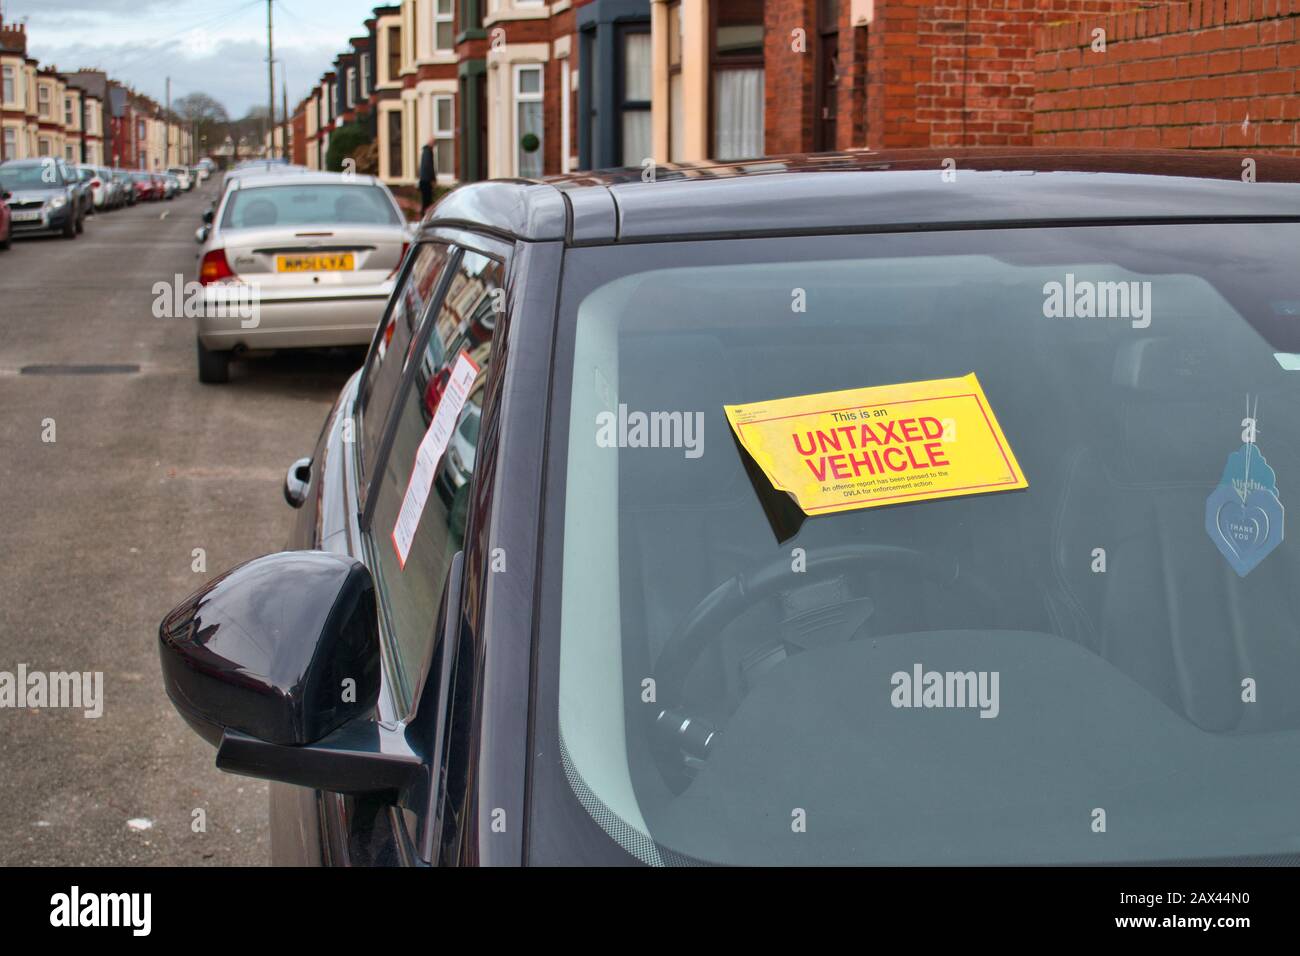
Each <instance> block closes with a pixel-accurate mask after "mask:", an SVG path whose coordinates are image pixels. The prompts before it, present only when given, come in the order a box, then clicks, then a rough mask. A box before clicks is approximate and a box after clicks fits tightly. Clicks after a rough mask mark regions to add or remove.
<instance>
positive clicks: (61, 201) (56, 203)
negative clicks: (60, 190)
mask: <svg viewBox="0 0 1300 956" xmlns="http://www.w3.org/2000/svg"><path fill="white" fill-rule="evenodd" d="M67 203H68V200H67V199H65V198H64V197H62V196H55V197H54V198H53V199H51V200H50V208H51V209H61V208H62V207H63V206H66V205H67Z"/></svg>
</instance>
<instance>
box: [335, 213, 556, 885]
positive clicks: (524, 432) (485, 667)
mask: <svg viewBox="0 0 1300 956" xmlns="http://www.w3.org/2000/svg"><path fill="white" fill-rule="evenodd" d="M429 240H434V241H444V242H448V243H449V244H451V245H453V246H455V247H456V257H455V258H453V259H449V260H448V265H447V267H445V269H446V273H445V275H444V276H443V277H442V278H441V279H440V281H439V287H438V289H437V291H436V293H435V295H434V296H433V297H432V298H431V302H430V306H429V308H428V310H427V311H426V312H425V314H424V315H423V317H422V318H421V325H420V327H419V328H418V329H417V338H416V339H414V340H413V341H416V342H417V345H416V348H419V347H420V346H419V343H420V342H427V336H428V334H429V328H430V326H431V324H432V321H433V319H432V317H433V316H434V315H436V312H437V309H438V308H439V307H441V304H442V300H443V297H444V296H445V294H446V291H447V286H448V283H449V281H450V276H451V275H452V274H453V269H454V267H455V266H456V265H458V263H459V254H460V252H461V251H462V250H469V251H474V252H478V253H481V254H483V255H487V256H490V257H492V258H494V259H499V260H501V261H502V263H503V269H504V277H505V278H504V283H505V290H506V294H505V310H504V312H503V314H502V317H501V319H500V323H501V324H500V328H498V329H497V330H496V331H495V333H494V346H493V360H492V363H491V368H490V369H489V373H488V380H487V384H486V388H485V400H484V410H483V422H482V424H481V426H480V435H481V438H480V442H481V444H480V448H479V461H480V462H482V464H481V465H480V466H477V467H476V468H475V474H474V478H473V479H472V482H471V501H472V502H473V507H472V510H471V514H470V516H469V520H468V523H467V527H466V536H465V550H464V551H463V552H461V554H462V555H463V558H462V565H461V567H462V568H463V574H462V575H460V576H459V577H458V576H457V575H449V579H452V578H458V579H459V580H461V581H463V582H464V585H463V588H461V589H459V593H456V594H448V595H447V596H446V597H447V600H449V601H450V603H451V606H452V611H451V613H449V614H448V618H447V619H448V620H449V621H454V622H455V623H454V624H453V625H452V627H451V628H450V632H449V633H444V635H443V636H442V638H440V639H438V638H436V639H435V640H434V641H433V642H431V644H432V645H433V646H431V648H430V652H431V653H430V658H432V651H433V649H434V646H437V645H438V644H439V642H440V641H444V642H446V643H445V645H444V646H447V647H454V648H455V649H456V654H455V661H454V662H453V665H452V666H453V669H454V674H455V678H456V679H455V683H454V685H453V689H452V690H451V692H450V693H449V694H448V695H447V698H446V699H444V700H440V701H434V702H433V704H431V705H430V706H431V707H432V708H435V709H436V713H437V714H438V715H439V719H437V720H434V721H430V722H429V724H428V725H427V726H425V727H423V728H414V729H415V730H416V732H417V733H419V734H420V735H421V736H420V739H419V741H418V744H419V746H420V748H421V752H422V753H425V754H427V755H429V759H430V762H431V764H433V778H434V780H435V781H436V783H437V784H438V785H437V786H436V787H435V792H433V793H431V795H430V802H429V806H428V807H427V808H425V810H424V811H423V812H422V813H414V814H412V813H410V812H409V811H404V810H402V809H400V808H397V807H391V808H389V815H390V820H391V823H392V839H393V840H394V843H395V846H394V847H393V848H392V849H393V855H394V856H395V858H396V859H397V860H398V861H399V862H400V863H404V864H415V865H419V864H422V863H429V862H432V863H439V864H452V865H455V864H463V863H476V864H513V865H518V864H519V863H521V862H523V859H524V847H525V845H526V844H525V838H524V832H523V830H524V826H525V822H526V819H527V815H526V802H525V796H526V779H527V757H528V754H527V739H528V731H529V727H530V720H529V713H530V701H531V696H532V695H531V686H532V646H533V636H534V635H533V623H532V622H533V613H532V611H533V605H534V590H535V583H536V568H535V563H536V555H537V553H538V548H539V542H540V522H541V508H540V496H541V486H542V474H543V460H544V448H545V417H546V405H547V397H548V396H549V393H550V360H551V345H552V339H553V331H554V319H555V306H556V302H557V297H558V285H559V275H560V267H561V264H562V260H563V243H561V242H550V243H536V242H522V241H520V242H515V243H508V242H503V241H502V240H501V238H499V237H496V236H489V235H484V234H482V233H478V232H474V231H470V230H466V229H463V228H448V227H437V226H433V227H426V228H424V229H423V230H421V232H420V234H419V236H418V237H417V241H429ZM525 313H526V314H528V316H529V318H528V320H527V321H519V318H518V317H519V316H520V315H521V314H525ZM414 374H415V366H414V365H412V367H411V368H410V369H407V370H405V371H404V373H403V376H402V379H401V382H400V383H399V388H398V391H397V393H396V394H395V396H394V398H393V401H392V404H391V406H390V414H389V415H388V416H386V419H385V422H384V430H385V435H384V437H383V439H382V440H381V446H380V452H379V454H377V455H376V460H375V462H374V464H373V465H372V466H371V467H370V468H368V469H367V479H368V483H369V487H368V489H367V491H366V494H365V502H366V508H367V510H369V509H373V502H374V500H375V499H374V488H375V485H374V483H375V482H377V481H378V480H379V479H380V476H382V474H383V471H384V467H385V465H386V462H387V457H386V456H387V455H388V454H390V453H391V449H392V432H393V429H394V428H395V418H394V416H393V415H392V414H391V410H392V409H397V408H400V406H401V402H402V399H403V397H404V396H405V395H406V394H407V392H406V389H408V388H410V387H412V384H411V382H412V379H413V376H414ZM353 412H354V410H353V409H348V415H349V417H350V416H351V415H352V414H353ZM488 436H491V437H488ZM485 441H489V442H492V443H493V444H490V445H483V444H482V442H485ZM358 446H359V443H358V442H354V443H353V448H352V453H351V455H350V456H349V457H350V459H351V460H350V461H349V462H348V465H347V468H346V470H347V471H348V472H349V473H350V475H351V476H352V477H353V478H354V479H355V476H357V475H358V474H359V468H358V466H359V464H360V463H359V462H358V461H357V460H356V455H357V453H358ZM485 452H486V454H485ZM356 491H357V489H355V488H354V489H353V494H352V495H350V499H351V504H352V505H353V506H354V508H355V507H356V506H357V504H358V501H359V498H358V495H357V494H356ZM351 517H352V519H353V521H355V524H353V521H350V522H349V524H353V527H354V528H355V529H356V532H355V536H354V535H349V537H350V538H354V541H353V542H351V546H352V547H355V548H357V549H358V550H357V551H356V552H355V554H356V556H357V557H359V558H361V560H363V561H364V562H365V563H366V564H367V566H368V567H374V564H373V561H374V557H373V542H374V538H373V529H372V528H371V527H370V524H371V521H372V519H373V512H371V513H366V512H364V511H360V510H358V511H356V512H355V513H354V514H353V515H352V516H351ZM497 548H500V549H502V552H501V553H504V554H506V555H513V556H514V557H513V560H511V559H510V558H509V557H508V558H507V564H506V568H507V573H506V574H499V573H497V572H494V571H493V570H492V566H491V565H492V556H493V553H494V551H495V550H496V549H497ZM511 572H513V573H511ZM384 643H385V657H386V662H385V684H386V689H387V690H386V692H387V693H388V694H389V695H390V698H389V701H388V704H389V708H390V709H391V708H393V707H394V706H395V704H397V703H400V702H399V701H396V700H395V699H394V697H393V695H395V693H396V692H395V687H394V685H393V684H391V682H390V676H389V674H388V668H389V667H393V666H397V662H396V661H395V660H393V655H392V653H391V647H390V646H388V645H389V642H388V639H387V636H386V637H385V641H384ZM431 664H432V660H431V659H426V661H425V664H424V671H423V672H422V673H420V674H416V675H414V681H413V683H414V686H416V687H422V685H423V684H424V683H425V682H426V680H427V678H428V676H429V675H428V671H429V668H430V666H431ZM420 703H421V704H422V705H423V704H424V703H426V702H425V701H421V702H420ZM408 716H410V717H411V718H412V719H414V717H415V715H414V714H413V715H408ZM503 741H514V744H513V745H510V746H506V745H503ZM435 751H436V752H435ZM320 797H321V798H322V799H321V804H320V809H321V813H320V825H321V839H322V844H323V846H322V856H323V857H324V858H325V859H326V861H327V862H332V863H340V864H344V865H346V864H348V863H349V862H351V855H350V854H349V852H348V847H349V846H350V844H351V838H352V837H354V836H356V833H355V832H354V831H355V828H356V827H357V826H358V819H357V817H356V815H354V814H352V813H349V812H348V809H349V807H348V805H347V800H346V798H341V797H338V796H337V795H334V794H320ZM412 830H414V831H415V832H414V833H412Z"/></svg>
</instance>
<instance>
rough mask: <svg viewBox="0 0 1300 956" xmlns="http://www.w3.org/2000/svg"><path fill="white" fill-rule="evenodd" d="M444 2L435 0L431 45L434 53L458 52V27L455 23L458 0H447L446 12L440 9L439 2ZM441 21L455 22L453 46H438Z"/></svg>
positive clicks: (452, 32)
mask: <svg viewBox="0 0 1300 956" xmlns="http://www.w3.org/2000/svg"><path fill="white" fill-rule="evenodd" d="M443 2H444V0H433V12H432V17H433V25H432V27H431V28H430V29H431V31H432V33H433V36H432V38H431V40H430V45H431V46H432V48H433V52H434V53H454V52H456V28H455V25H454V24H455V20H456V0H445V2H446V4H447V12H446V13H441V12H439V10H438V6H439V4H441V3H443ZM440 23H451V24H453V26H452V29H451V46H438V24H440Z"/></svg>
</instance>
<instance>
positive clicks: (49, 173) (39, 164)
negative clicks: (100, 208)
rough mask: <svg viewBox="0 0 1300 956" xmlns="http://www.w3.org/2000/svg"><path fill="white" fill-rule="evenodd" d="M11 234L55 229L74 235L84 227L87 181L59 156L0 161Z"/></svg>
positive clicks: (0, 183) (0, 182) (66, 235)
mask: <svg viewBox="0 0 1300 956" xmlns="http://www.w3.org/2000/svg"><path fill="white" fill-rule="evenodd" d="M0 186H3V188H4V189H5V190H6V191H8V192H9V193H10V197H9V199H8V201H7V202H8V206H9V211H10V214H11V221H12V229H13V234H14V235H24V234H40V233H57V234H60V235H62V236H63V237H64V238H67V239H75V238H76V237H77V234H78V233H80V232H81V231H82V230H83V229H84V228H85V221H86V216H87V215H88V213H89V210H90V207H91V204H92V203H93V199H92V197H91V193H90V186H89V182H88V181H87V182H83V180H82V179H81V175H80V172H79V170H78V169H77V168H76V167H75V166H72V165H71V164H69V163H66V162H64V161H63V160H62V159H55V158H51V157H43V158H40V159H11V160H8V161H6V162H4V163H0Z"/></svg>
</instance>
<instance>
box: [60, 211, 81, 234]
mask: <svg viewBox="0 0 1300 956" xmlns="http://www.w3.org/2000/svg"><path fill="white" fill-rule="evenodd" d="M80 231H81V230H80V229H78V228H77V217H76V216H69V217H68V221H67V222H65V223H64V224H63V238H64V239H76V238H77V233H78V232H80Z"/></svg>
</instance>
